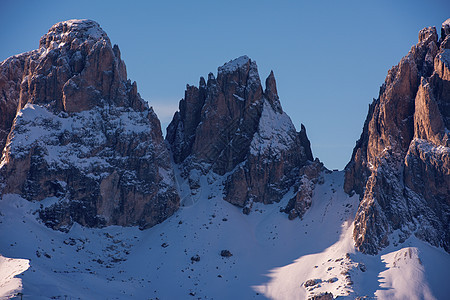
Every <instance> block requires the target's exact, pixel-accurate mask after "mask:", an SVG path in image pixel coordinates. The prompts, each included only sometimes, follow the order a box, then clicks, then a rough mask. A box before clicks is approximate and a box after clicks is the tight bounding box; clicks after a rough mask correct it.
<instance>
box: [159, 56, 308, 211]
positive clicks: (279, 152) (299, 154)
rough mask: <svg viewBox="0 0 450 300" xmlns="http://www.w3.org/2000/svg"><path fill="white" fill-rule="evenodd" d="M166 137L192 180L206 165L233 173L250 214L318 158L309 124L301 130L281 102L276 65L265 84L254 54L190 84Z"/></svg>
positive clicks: (227, 187)
mask: <svg viewBox="0 0 450 300" xmlns="http://www.w3.org/2000/svg"><path fill="white" fill-rule="evenodd" d="M166 139H167V141H168V142H169V144H170V145H171V149H172V152H173V155H174V161H175V162H177V163H179V164H180V166H181V168H182V169H183V174H184V176H185V177H190V182H192V183H194V185H195V182H197V181H196V180H194V179H193V177H195V176H193V174H194V173H195V174H198V172H199V171H198V170H200V173H201V174H207V173H208V172H210V171H212V172H214V173H215V174H218V175H225V181H224V194H225V200H226V201H228V202H230V203H232V204H235V205H237V206H240V207H244V212H245V213H248V212H250V209H251V206H252V203H253V202H263V203H273V202H278V201H280V199H281V197H282V196H283V195H284V194H285V193H286V192H287V190H288V189H289V188H290V187H291V186H292V185H293V184H294V183H295V182H296V181H297V180H298V179H299V177H298V176H299V172H300V171H299V170H300V169H301V168H302V167H303V166H305V165H307V164H308V163H311V162H312V160H313V156H312V152H311V148H310V143H309V140H308V138H307V136H306V129H305V127H304V126H303V125H302V129H301V131H300V132H296V130H295V127H294V126H293V124H292V122H291V120H290V118H289V117H288V116H287V115H286V114H285V113H284V112H283V110H282V108H281V104H280V101H279V98H278V94H277V87H276V81H275V77H274V74H273V72H271V73H270V75H269V77H268V78H267V80H266V89H265V90H264V91H263V88H262V86H261V82H260V79H259V74H258V69H257V66H256V63H255V62H254V61H252V60H251V59H250V58H248V57H246V56H242V57H240V58H238V59H235V60H233V61H230V62H228V63H226V64H225V65H223V66H222V67H220V68H219V70H218V74H217V79H216V78H215V76H214V75H213V74H211V73H210V74H209V76H208V81H207V83H206V84H205V81H204V79H203V78H201V80H200V85H199V88H196V87H191V86H187V89H186V93H185V98H184V99H182V100H181V101H180V108H179V112H177V113H176V114H175V116H174V118H173V120H172V122H171V123H170V125H169V127H168V128H167V137H166ZM193 170H197V171H193ZM196 186H197V185H196ZM196 186H192V184H191V188H193V189H195V188H196Z"/></svg>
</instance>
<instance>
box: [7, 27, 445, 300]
mask: <svg viewBox="0 0 450 300" xmlns="http://www.w3.org/2000/svg"><path fill="white" fill-rule="evenodd" d="M449 36H450V20H448V21H446V22H445V23H444V24H443V28H442V31H441V38H440V39H438V35H437V31H436V29H435V28H433V27H430V28H425V29H424V30H422V31H421V32H420V33H419V43H418V44H417V45H415V46H413V47H412V49H411V51H410V52H409V53H408V55H407V56H406V57H405V58H403V59H402V60H401V62H400V63H399V65H398V66H395V67H393V68H392V69H391V70H390V71H389V72H388V76H387V78H386V82H385V84H384V85H383V86H382V87H381V90H380V96H379V98H378V99H376V100H374V102H373V103H372V104H371V105H370V107H369V113H368V116H367V120H366V122H365V124H364V128H363V132H362V134H361V138H360V140H359V141H358V142H357V144H356V147H355V149H354V151H353V155H352V159H351V161H350V163H349V164H348V165H347V167H346V169H345V171H329V170H327V169H326V168H325V167H324V166H323V164H322V163H321V162H320V161H319V160H318V159H317V158H316V159H315V160H314V158H313V155H312V151H311V147H310V142H309V140H308V137H307V135H306V129H305V127H304V126H303V125H301V126H300V131H297V130H296V129H295V126H294V125H293V124H292V121H291V120H290V118H289V117H288V116H287V114H286V113H285V112H284V111H283V109H282V107H281V104H280V100H279V97H278V93H277V87H276V81H275V76H274V74H273V72H271V73H270V75H269V76H268V78H267V79H266V82H265V88H263V87H262V84H261V81H260V79H259V74H258V69H257V66H256V63H255V61H253V60H251V59H250V58H249V57H247V56H242V57H239V58H237V59H235V60H232V61H230V62H228V63H225V64H224V65H223V66H221V67H219V69H218V73H217V76H214V75H213V74H209V76H208V80H205V79H203V78H201V79H200V83H199V86H198V87H195V86H189V85H188V86H187V88H186V92H185V96H184V99H182V100H181V101H180V103H179V111H178V112H176V113H175V115H174V118H173V120H172V122H171V123H170V125H169V127H168V128H167V135H166V139H165V140H164V139H163V137H162V133H161V129H160V123H159V121H158V118H157V116H156V115H155V113H154V112H153V110H152V109H151V108H149V107H148V105H147V104H146V102H145V101H144V100H143V99H142V98H141V97H140V96H139V94H138V93H137V86H136V83H131V82H130V81H129V80H127V74H126V69H125V64H124V63H123V61H122V60H121V58H120V51H119V49H118V47H117V46H111V43H110V41H109V39H108V37H107V35H106V33H105V32H104V31H103V30H102V29H101V28H100V26H99V25H98V24H97V23H95V22H94V21H90V20H70V21H65V22H60V23H58V24H55V25H54V26H53V27H52V28H51V29H50V30H49V32H48V33H47V34H46V35H44V36H43V37H42V39H41V41H40V46H39V49H37V50H34V51H31V52H27V53H23V54H20V55H17V56H13V57H11V58H8V59H6V60H5V61H4V62H2V63H1V64H0V109H1V113H0V142H1V143H2V144H1V145H0V146H1V147H2V149H3V155H2V159H1V162H0V192H1V198H0V298H1V299H10V298H22V296H23V298H25V299H28V298H30V299H253V298H261V299H265V298H269V299H308V300H310V299H335V298H339V299H372V298H377V299H447V298H448V295H449V293H450V286H449V285H448V284H447V281H448V273H449V271H448V270H449V267H450V255H449V253H448V252H449V249H448V245H449V243H448V241H449V232H450V230H449V199H448V197H449V195H450V193H449V186H450V185H449V170H450V168H449V167H450V166H449V158H448V157H449V152H450V151H449V144H448V143H449V142H448V135H449V130H448V128H449V127H448V121H449V102H450V101H449V98H450V85H449V80H450V72H449V65H450V62H449V57H450V55H449V54H450V37H449ZM357 194H359V197H358V195H357ZM224 200H225V201H224ZM243 212H244V213H243ZM293 219H295V220H293ZM55 229H57V230H55ZM142 229H145V230H142ZM368 254H371V255H368Z"/></svg>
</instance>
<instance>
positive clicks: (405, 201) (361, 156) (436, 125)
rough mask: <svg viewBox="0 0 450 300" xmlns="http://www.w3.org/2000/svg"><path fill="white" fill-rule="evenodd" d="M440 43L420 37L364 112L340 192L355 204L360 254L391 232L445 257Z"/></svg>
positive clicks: (449, 96)
mask: <svg viewBox="0 0 450 300" xmlns="http://www.w3.org/2000/svg"><path fill="white" fill-rule="evenodd" d="M447 40H448V37H444V39H442V38H441V41H440V42H438V37H437V33H436V29H435V28H434V27H429V28H425V29H423V30H421V31H420V33H419V43H418V44H417V45H415V46H413V47H412V48H411V51H410V52H409V53H408V55H407V56H405V57H404V58H403V59H402V60H401V61H400V63H399V64H398V65H397V66H395V67H393V68H392V69H391V70H389V72H388V75H387V77H386V81H385V84H384V85H383V86H382V87H381V89H380V96H379V98H378V99H376V100H374V102H373V103H372V104H371V106H370V107H369V113H368V116H367V119H366V122H365V124H364V128H363V133H362V134H361V138H360V140H359V141H358V142H357V144H356V147H355V149H354V150H353V155H352V159H351V161H350V163H349V164H348V165H347V167H346V178H345V185H344V188H345V190H346V192H348V193H350V192H351V191H352V190H354V191H355V192H357V193H358V194H360V196H361V199H362V200H361V203H360V206H359V208H358V212H357V215H356V218H355V229H354V239H355V242H356V246H357V247H358V249H359V250H360V251H363V252H367V253H372V254H374V253H376V252H378V250H379V249H381V248H383V247H385V246H387V245H388V244H389V238H388V237H389V234H390V233H392V232H393V231H394V230H398V233H399V237H400V240H399V241H397V242H402V241H403V240H404V239H406V238H407V237H408V236H409V235H410V234H411V233H413V232H415V233H416V235H417V236H419V237H420V238H422V239H424V240H427V241H429V242H430V243H432V244H433V245H436V246H443V247H444V248H445V249H446V250H447V251H449V249H450V235H449V234H448V232H449V229H450V228H449V223H448V217H449V215H450V209H449V207H450V206H449V205H450V203H449V200H448V199H449V195H450V191H449V188H448V187H449V181H448V180H449V172H450V171H449V164H448V153H449V148H448V147H449V144H448V126H449V123H448V120H449V117H450V113H449V103H450V88H449V79H448V78H449V77H448V74H449V73H448V65H449V60H448V57H449V56H447V55H448V52H447V51H448V50H446V49H445V48H444V46H445V45H447ZM424 232H426V233H424Z"/></svg>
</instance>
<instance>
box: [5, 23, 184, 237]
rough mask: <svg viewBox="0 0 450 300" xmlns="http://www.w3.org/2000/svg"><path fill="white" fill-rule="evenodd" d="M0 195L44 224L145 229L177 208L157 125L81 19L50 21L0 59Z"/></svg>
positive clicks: (97, 32)
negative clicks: (28, 46)
mask: <svg viewBox="0 0 450 300" xmlns="http://www.w3.org/2000/svg"><path fill="white" fill-rule="evenodd" d="M0 91H1V92H0V107H1V109H2V114H1V117H0V118H1V119H0V126H1V128H0V134H1V135H0V142H1V143H2V144H1V146H2V149H3V155H2V159H1V164H0V175H1V178H2V181H1V182H2V186H1V190H2V194H3V195H6V194H19V195H21V196H22V197H23V198H25V199H28V200H30V201H35V200H38V201H41V200H45V201H41V208H40V209H39V216H40V218H41V219H42V220H43V221H44V222H45V224H46V225H47V226H50V227H52V228H55V229H61V230H68V229H70V227H71V226H72V224H73V223H74V222H77V223H79V224H82V225H85V226H90V227H98V226H105V225H123V226H140V227H142V228H146V227H149V226H153V225H155V224H157V223H160V222H161V221H163V220H164V219H166V218H167V217H169V216H170V215H172V214H173V213H174V212H175V211H176V209H177V208H178V206H179V196H178V193H177V190H176V187H175V182H174V175H173V170H172V166H171V164H170V154H169V151H168V149H167V147H166V146H165V143H164V140H163V137H162V133H161V128H160V123H159V120H158V118H157V116H156V115H155V113H154V112H153V110H152V109H151V108H149V107H148V105H147V104H146V102H145V101H144V100H142V98H141V97H140V96H139V94H138V93H137V86H136V83H135V82H134V83H131V81H130V80H127V73H126V68H125V64H124V62H123V61H122V60H121V58H120V51H119V48H118V46H117V45H114V47H113V46H112V45H111V42H110V40H109V38H108V36H107V35H106V33H105V32H104V31H103V30H102V29H101V28H100V26H99V25H98V24H97V23H96V22H94V21H90V20H70V21H65V22H60V23H57V24H55V25H54V26H52V27H51V28H50V30H49V31H48V33H47V34H45V35H44V36H43V37H42V38H41V40H40V42H39V49H38V50H34V51H31V52H27V53H23V54H20V55H17V56H13V57H10V58H8V59H6V60H5V61H3V62H2V63H1V65H0Z"/></svg>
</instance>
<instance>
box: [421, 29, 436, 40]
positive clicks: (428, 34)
mask: <svg viewBox="0 0 450 300" xmlns="http://www.w3.org/2000/svg"><path fill="white" fill-rule="evenodd" d="M428 41H433V42H434V43H437V41H438V35H437V32H436V27H434V26H431V27H425V28H424V29H422V30H420V31H419V43H424V42H428Z"/></svg>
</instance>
